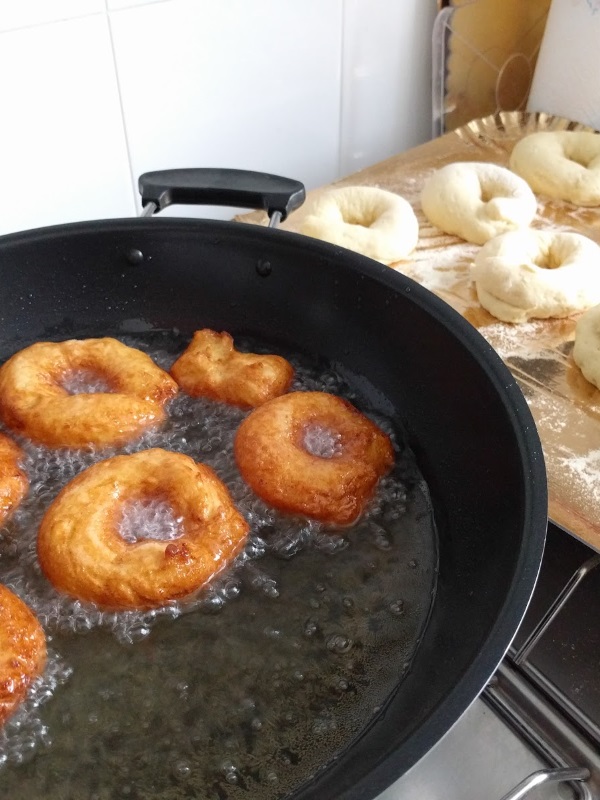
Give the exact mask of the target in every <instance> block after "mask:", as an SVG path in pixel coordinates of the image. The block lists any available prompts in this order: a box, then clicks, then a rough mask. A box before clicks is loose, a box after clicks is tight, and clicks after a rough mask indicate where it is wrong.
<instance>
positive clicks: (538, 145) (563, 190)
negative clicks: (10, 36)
mask: <svg viewBox="0 0 600 800" xmlns="http://www.w3.org/2000/svg"><path fill="white" fill-rule="evenodd" d="M509 163H510V168H511V169H512V170H513V171H514V172H516V173H517V174H518V175H520V176H521V177H522V178H524V179H525V180H526V181H527V183H528V184H529V185H530V186H531V188H532V189H533V191H534V192H538V193H539V194H544V195H547V196H548V197H552V198H554V199H556V200H567V201H569V202H570V203H573V205H576V206H598V205H600V134H598V133H592V132H591V131H537V132H536V133H531V134H529V136H525V137H524V138H523V139H521V140H520V141H518V142H517V144H516V145H515V146H514V148H513V150H512V153H511V154H510V160H509Z"/></svg>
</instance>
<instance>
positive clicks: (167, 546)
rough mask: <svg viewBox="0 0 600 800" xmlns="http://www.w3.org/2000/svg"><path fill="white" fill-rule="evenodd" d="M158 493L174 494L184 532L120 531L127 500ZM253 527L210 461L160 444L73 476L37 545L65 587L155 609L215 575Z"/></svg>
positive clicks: (81, 595)
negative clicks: (165, 535)
mask: <svg viewBox="0 0 600 800" xmlns="http://www.w3.org/2000/svg"><path fill="white" fill-rule="evenodd" d="M152 499H158V500H162V501H165V502H166V503H168V504H170V506H171V507H172V509H173V512H174V516H175V518H181V530H182V535H181V536H180V537H179V538H177V539H174V540H172V541H164V540H163V541H161V540H157V539H143V538H140V539H138V540H137V541H135V542H127V541H126V540H125V539H124V538H123V536H121V534H120V533H119V524H120V521H121V519H122V515H123V509H124V507H125V506H126V505H127V504H128V503H132V502H135V501H148V500H152ZM247 533H248V524H247V523H246V521H245V520H244V518H243V517H242V516H241V514H240V513H239V512H238V511H237V509H236V508H235V506H234V505H233V502H232V500H231V497H230V495H229V492H228V491H227V489H226V487H225V486H224V484H223V483H221V481H220V480H219V479H218V478H217V476H216V475H215V473H214V472H213V471H212V469H210V467H207V466H205V465H204V464H198V463H196V462H195V461H194V460H193V459H192V458H190V457H189V456H186V455H183V454H181V453H172V452H169V451H167V450H161V449H152V450H142V451H141V452H138V453H134V454H133V455H122V456H114V457H113V458H108V459H106V460H105V461H100V462H98V463H96V464H94V465H93V466H91V467H89V468H88V469H86V470H84V471H83V472H82V473H80V474H79V475H78V476H77V477H76V478H74V479H73V480H72V481H71V482H70V483H68V484H67V485H66V486H65V487H64V488H63V489H62V491H61V492H59V494H58V495H57V497H56V499H55V500H54V501H53V503H52V504H51V505H50V507H49V509H48V511H47V512H46V514H45V516H44V518H43V520H42V523H41V526H40V530H39V535H38V545H37V551H38V558H39V562H40V566H41V567H42V570H43V572H44V574H45V575H46V577H47V578H48V579H49V580H50V582H51V583H52V584H53V585H54V587H55V588H56V589H58V590H59V591H61V592H64V593H66V594H68V595H71V596H73V597H76V598H78V599H80V600H84V601H91V602H93V603H96V604H97V605H98V606H100V607H103V608H109V609H133V608H135V609H149V608H157V607H158V606H161V605H164V604H165V603H168V602H169V601H171V600H177V599H179V598H183V597H186V596H187V595H190V594H191V593H192V592H195V591H196V590H197V589H199V588H200V587H201V586H203V585H204V584H206V583H207V582H208V581H210V579H211V578H212V577H213V576H214V575H215V574H216V573H218V572H220V571H221V570H222V569H223V568H224V567H225V566H226V565H227V564H228V563H229V562H230V561H231V560H232V559H233V558H234V557H235V556H236V555H237V554H238V552H239V551H240V550H241V549H242V547H243V545H244V543H245V540H246V536H247Z"/></svg>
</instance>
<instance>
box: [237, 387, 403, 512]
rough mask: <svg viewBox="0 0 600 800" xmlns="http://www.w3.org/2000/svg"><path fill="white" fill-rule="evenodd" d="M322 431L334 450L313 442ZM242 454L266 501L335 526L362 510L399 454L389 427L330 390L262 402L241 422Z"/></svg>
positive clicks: (245, 472) (249, 479) (240, 460)
mask: <svg viewBox="0 0 600 800" xmlns="http://www.w3.org/2000/svg"><path fill="white" fill-rule="evenodd" d="M321 435H323V438H324V439H325V447H326V450H323V449H321V448H320V447H319V448H316V447H315V446H314V445H311V443H310V440H311V439H312V440H313V442H314V441H316V440H318V439H319V437H320V436H321ZM234 453H235V459H236V462H237V465H238V468H239V470H240V473H241V475H242V477H243V478H244V480H245V481H246V483H248V485H249V486H250V487H251V488H252V489H253V490H254V492H255V493H256V494H257V495H258V496H259V497H261V498H262V499H263V500H264V501H265V502H266V503H269V504H270V505H272V506H274V507H275V508H278V509H279V510H281V511H285V512H287V513H291V514H300V515H304V516H307V517H312V518H314V519H317V520H321V521H322V522H326V523H331V524H334V525H349V524H351V523H352V522H354V521H355V520H356V519H357V518H358V517H359V516H360V514H361V513H362V512H363V510H364V508H365V506H366V504H367V502H368V500H369V499H370V497H371V496H372V494H373V492H374V490H375V487H376V484H377V481H378V480H379V478H380V477H381V476H382V475H384V474H385V473H386V472H387V471H388V470H389V469H390V468H391V466H392V464H393V461H394V453H393V448H392V444H391V441H390V439H389V437H388V436H387V434H385V433H384V432H383V431H382V430H380V428H378V427H377V425H375V424H374V423H373V422H371V420H370V419H368V418H367V417H365V416H364V415H363V414H361V412H360V411H358V410H357V409H356V408H355V407H354V406H353V405H351V403H349V402H347V401H346V400H344V399H342V398H340V397H337V396H335V395H331V394H327V393H325V392H291V393H290V394H285V395H282V396H281V397H277V398H275V399H274V400H270V401H269V402H268V403H265V404H264V405H262V406H259V408H257V409H255V410H254V411H253V412H251V414H249V416H248V417H246V419H245V420H244V421H243V422H242V424H241V425H240V427H239V428H238V431H237V434H236V437H235V442H234Z"/></svg>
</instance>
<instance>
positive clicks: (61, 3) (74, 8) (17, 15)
mask: <svg viewBox="0 0 600 800" xmlns="http://www.w3.org/2000/svg"><path fill="white" fill-rule="evenodd" d="M104 9H105V5H104V0H0V31H7V30H12V29H14V28H25V27H31V26H32V25H41V24H42V23H44V22H56V21H58V20H65V19H73V18H74V17H84V16H86V15H88V14H99V13H102V12H103V11H104Z"/></svg>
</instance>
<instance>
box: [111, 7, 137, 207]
mask: <svg viewBox="0 0 600 800" xmlns="http://www.w3.org/2000/svg"><path fill="white" fill-rule="evenodd" d="M104 4H105V14H106V21H107V25H108V36H109V40H110V49H111V52H112V58H113V66H114V70H115V80H116V82H117V94H118V97H119V108H120V110H121V126H122V129H123V136H124V137H125V150H126V153H127V164H128V165H129V183H130V189H131V197H132V200H133V209H134V211H133V213H134V216H137V202H136V201H137V191H136V179H135V175H134V172H133V161H132V158H131V148H130V145H129V136H128V134H127V123H126V122H125V108H124V105H123V93H122V91H121V81H120V78H119V69H118V65H117V53H116V50H115V42H114V38H113V29H112V22H111V12H110V11H109V8H108V0H104Z"/></svg>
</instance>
